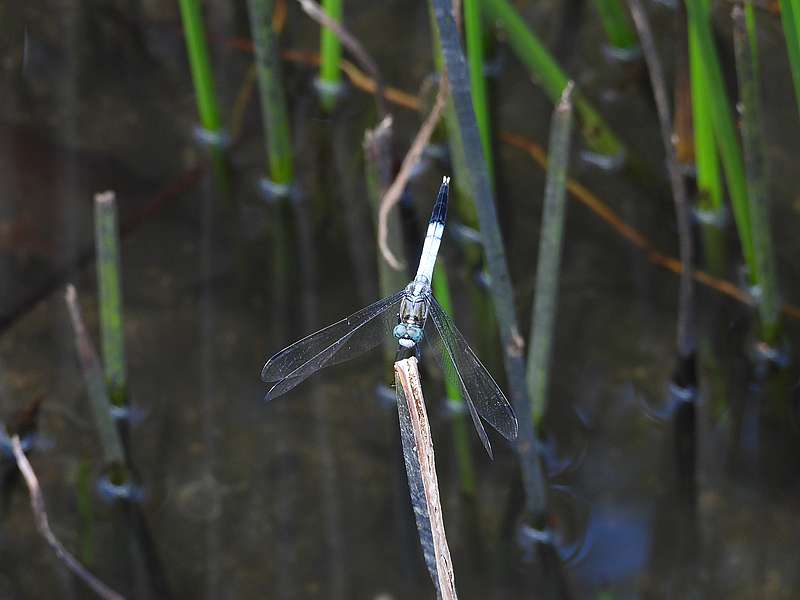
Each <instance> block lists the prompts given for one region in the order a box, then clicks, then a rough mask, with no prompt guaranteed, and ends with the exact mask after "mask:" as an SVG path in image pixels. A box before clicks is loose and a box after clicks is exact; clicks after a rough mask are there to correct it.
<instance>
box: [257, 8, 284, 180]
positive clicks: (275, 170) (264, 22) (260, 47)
mask: <svg viewBox="0 0 800 600" xmlns="http://www.w3.org/2000/svg"><path fill="white" fill-rule="evenodd" d="M247 8H248V12H249V14H250V29H251V31H252V35H253V43H254V45H255V58H256V73H257V75H258V89H259V95H260V98H261V116H262V119H263V122H264V129H265V130H266V131H265V133H266V138H267V157H268V160H269V176H270V178H271V180H272V183H273V184H276V185H277V186H280V187H281V188H285V189H286V190H287V191H288V188H289V186H290V185H291V183H292V179H293V177H294V173H293V166H292V142H291V136H290V133H289V111H288V108H287V106H286V95H285V94H284V91H283V79H282V77H281V61H280V58H279V56H278V47H277V40H276V36H275V33H274V32H273V31H272V14H273V12H274V8H275V1H274V0H248V1H247Z"/></svg>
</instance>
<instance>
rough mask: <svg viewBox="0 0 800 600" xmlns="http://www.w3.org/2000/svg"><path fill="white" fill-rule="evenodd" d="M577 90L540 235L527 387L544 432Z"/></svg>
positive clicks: (557, 121)
mask: <svg viewBox="0 0 800 600" xmlns="http://www.w3.org/2000/svg"><path fill="white" fill-rule="evenodd" d="M572 89H573V88H572V84H570V85H568V86H567V88H566V89H565V90H564V93H563V94H562V96H561V100H560V101H559V103H558V105H556V108H555V110H554V111H553V121H552V123H553V124H552V127H551V131H550V146H549V148H548V154H549V157H550V158H549V160H548V163H547V183H546V185H545V192H544V205H543V209H542V227H541V233H540V235H539V261H538V265H537V267H536V288H535V290H536V292H535V296H534V302H533V317H532V320H531V332H530V337H529V340H530V341H529V348H530V350H529V352H528V365H527V370H526V382H527V385H528V393H529V394H530V396H531V410H532V412H533V421H534V423H535V424H536V425H537V426H538V425H540V424H541V420H542V417H543V416H544V413H545V411H546V409H547V387H548V380H549V373H550V362H551V357H552V355H553V331H554V329H555V321H556V309H557V307H558V279H559V271H560V269H561V248H562V246H563V239H564V217H565V208H566V199H567V196H566V185H567V165H568V164H569V138H570V133H571V132H572V98H571V95H572Z"/></svg>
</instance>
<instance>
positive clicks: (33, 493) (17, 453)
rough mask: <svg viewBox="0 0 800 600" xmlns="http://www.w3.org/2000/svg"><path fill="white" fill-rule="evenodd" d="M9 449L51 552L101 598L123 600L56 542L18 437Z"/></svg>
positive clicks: (40, 492) (36, 482)
mask: <svg viewBox="0 0 800 600" xmlns="http://www.w3.org/2000/svg"><path fill="white" fill-rule="evenodd" d="M11 448H12V450H13V451H14V458H15V460H16V461H17V467H18V468H19V471H20V473H22V477H23V478H24V479H25V485H26V486H27V487H28V493H29V494H30V497H31V508H32V509H33V518H34V521H35V523H36V528H37V529H38V530H39V533H40V534H41V535H42V537H43V538H44V539H45V541H46V542H47V544H48V545H49V546H50V548H52V549H53V552H55V553H56V556H58V558H59V560H60V561H61V562H63V563H64V565H66V567H67V568H68V569H69V570H70V571H72V572H73V573H74V574H75V575H77V576H78V578H79V579H81V580H82V581H83V582H84V583H85V584H86V585H88V586H89V587H90V588H92V590H93V591H94V592H95V593H96V594H97V595H98V596H100V597H101V598H105V599H106V600H123V596H122V595H120V594H118V593H117V592H115V591H114V590H112V589H111V588H110V587H108V586H107V585H106V584H104V583H103V582H102V581H100V580H99V579H97V577H95V576H94V575H92V574H91V573H90V572H89V571H88V570H87V569H86V567H84V566H83V565H82V564H81V563H80V562H78V559H76V558H75V557H74V556H72V554H70V553H69V552H68V551H67V549H66V548H64V546H63V545H62V544H61V542H59V541H58V538H57V537H56V536H55V534H54V533H53V530H52V529H50V522H49V521H48V519H47V511H46V510H45V506H44V497H43V496H42V490H41V487H40V486H39V480H38V479H37V478H36V473H34V472H33V467H32V466H31V463H30V462H28V457H27V456H25V453H24V452H23V451H22V445H21V444H20V441H19V436H17V435H14V436H12V437H11Z"/></svg>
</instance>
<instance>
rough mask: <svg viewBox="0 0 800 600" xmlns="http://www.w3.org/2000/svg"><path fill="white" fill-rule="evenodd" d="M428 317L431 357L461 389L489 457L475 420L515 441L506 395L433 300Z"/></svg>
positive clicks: (514, 418) (513, 416) (513, 420)
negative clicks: (438, 362) (434, 356)
mask: <svg viewBox="0 0 800 600" xmlns="http://www.w3.org/2000/svg"><path fill="white" fill-rule="evenodd" d="M429 298H430V299H429V309H428V310H429V316H430V318H431V320H432V321H433V324H434V328H433V329H432V330H430V331H429V332H427V334H426V337H427V338H428V340H429V342H430V343H431V346H432V347H433V354H434V355H436V357H437V359H439V360H440V361H441V364H442V369H443V371H444V374H445V377H447V378H448V379H449V380H450V381H451V382H453V383H454V384H456V385H458V386H459V387H460V388H461V392H462V394H463V395H464V401H465V402H466V403H467V407H468V408H469V411H470V415H471V416H472V420H473V422H474V424H475V429H476V430H477V432H478V436H479V437H480V438H481V441H482V442H483V445H484V447H485V448H486V451H487V452H488V453H489V456H491V455H492V450H491V444H490V443H489V439H488V437H487V435H486V431H485V430H484V428H483V425H482V424H481V421H480V419H479V418H478V416H479V415H480V417H481V418H483V419H484V420H485V421H486V422H487V423H489V425H491V426H492V427H494V428H495V429H496V430H497V431H498V432H499V433H500V435H502V436H503V437H504V438H506V439H507V440H509V441H513V440H515V439H516V437H517V431H518V423H517V416H516V414H514V409H513V408H512V406H511V403H510V402H509V401H508V398H506V395H505V394H504V393H503V391H502V390H501V389H500V386H498V385H497V382H496V381H495V380H494V378H493V377H492V376H491V374H490V373H489V371H487V370H486V367H484V366H483V364H482V363H481V361H480V360H479V359H478V357H477V356H476V355H475V352H474V351H473V350H472V348H470V346H469V344H468V343H467V341H466V340H465V339H464V336H463V335H462V334H461V332H460V331H459V330H458V328H457V327H456V326H455V323H453V320H452V319H451V318H450V317H449V316H448V315H447V313H446V312H445V311H444V310H443V309H442V307H441V306H440V305H439V303H438V302H437V301H436V299H435V298H434V297H433V295H431V296H430V297H429Z"/></svg>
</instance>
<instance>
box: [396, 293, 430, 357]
mask: <svg viewBox="0 0 800 600" xmlns="http://www.w3.org/2000/svg"><path fill="white" fill-rule="evenodd" d="M429 295H430V285H429V284H428V282H427V278H418V280H415V281H412V282H411V283H410V284H408V287H407V288H406V294H405V296H404V297H403V300H402V301H401V302H400V312H399V313H398V314H397V326H396V327H395V328H394V330H393V331H392V333H393V334H394V337H396V338H397V341H398V342H399V343H400V345H401V346H403V347H404V348H413V347H414V346H415V345H416V344H418V343H419V342H421V341H422V335H423V334H422V331H423V329H424V328H425V321H426V320H427V318H428V296H429Z"/></svg>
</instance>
